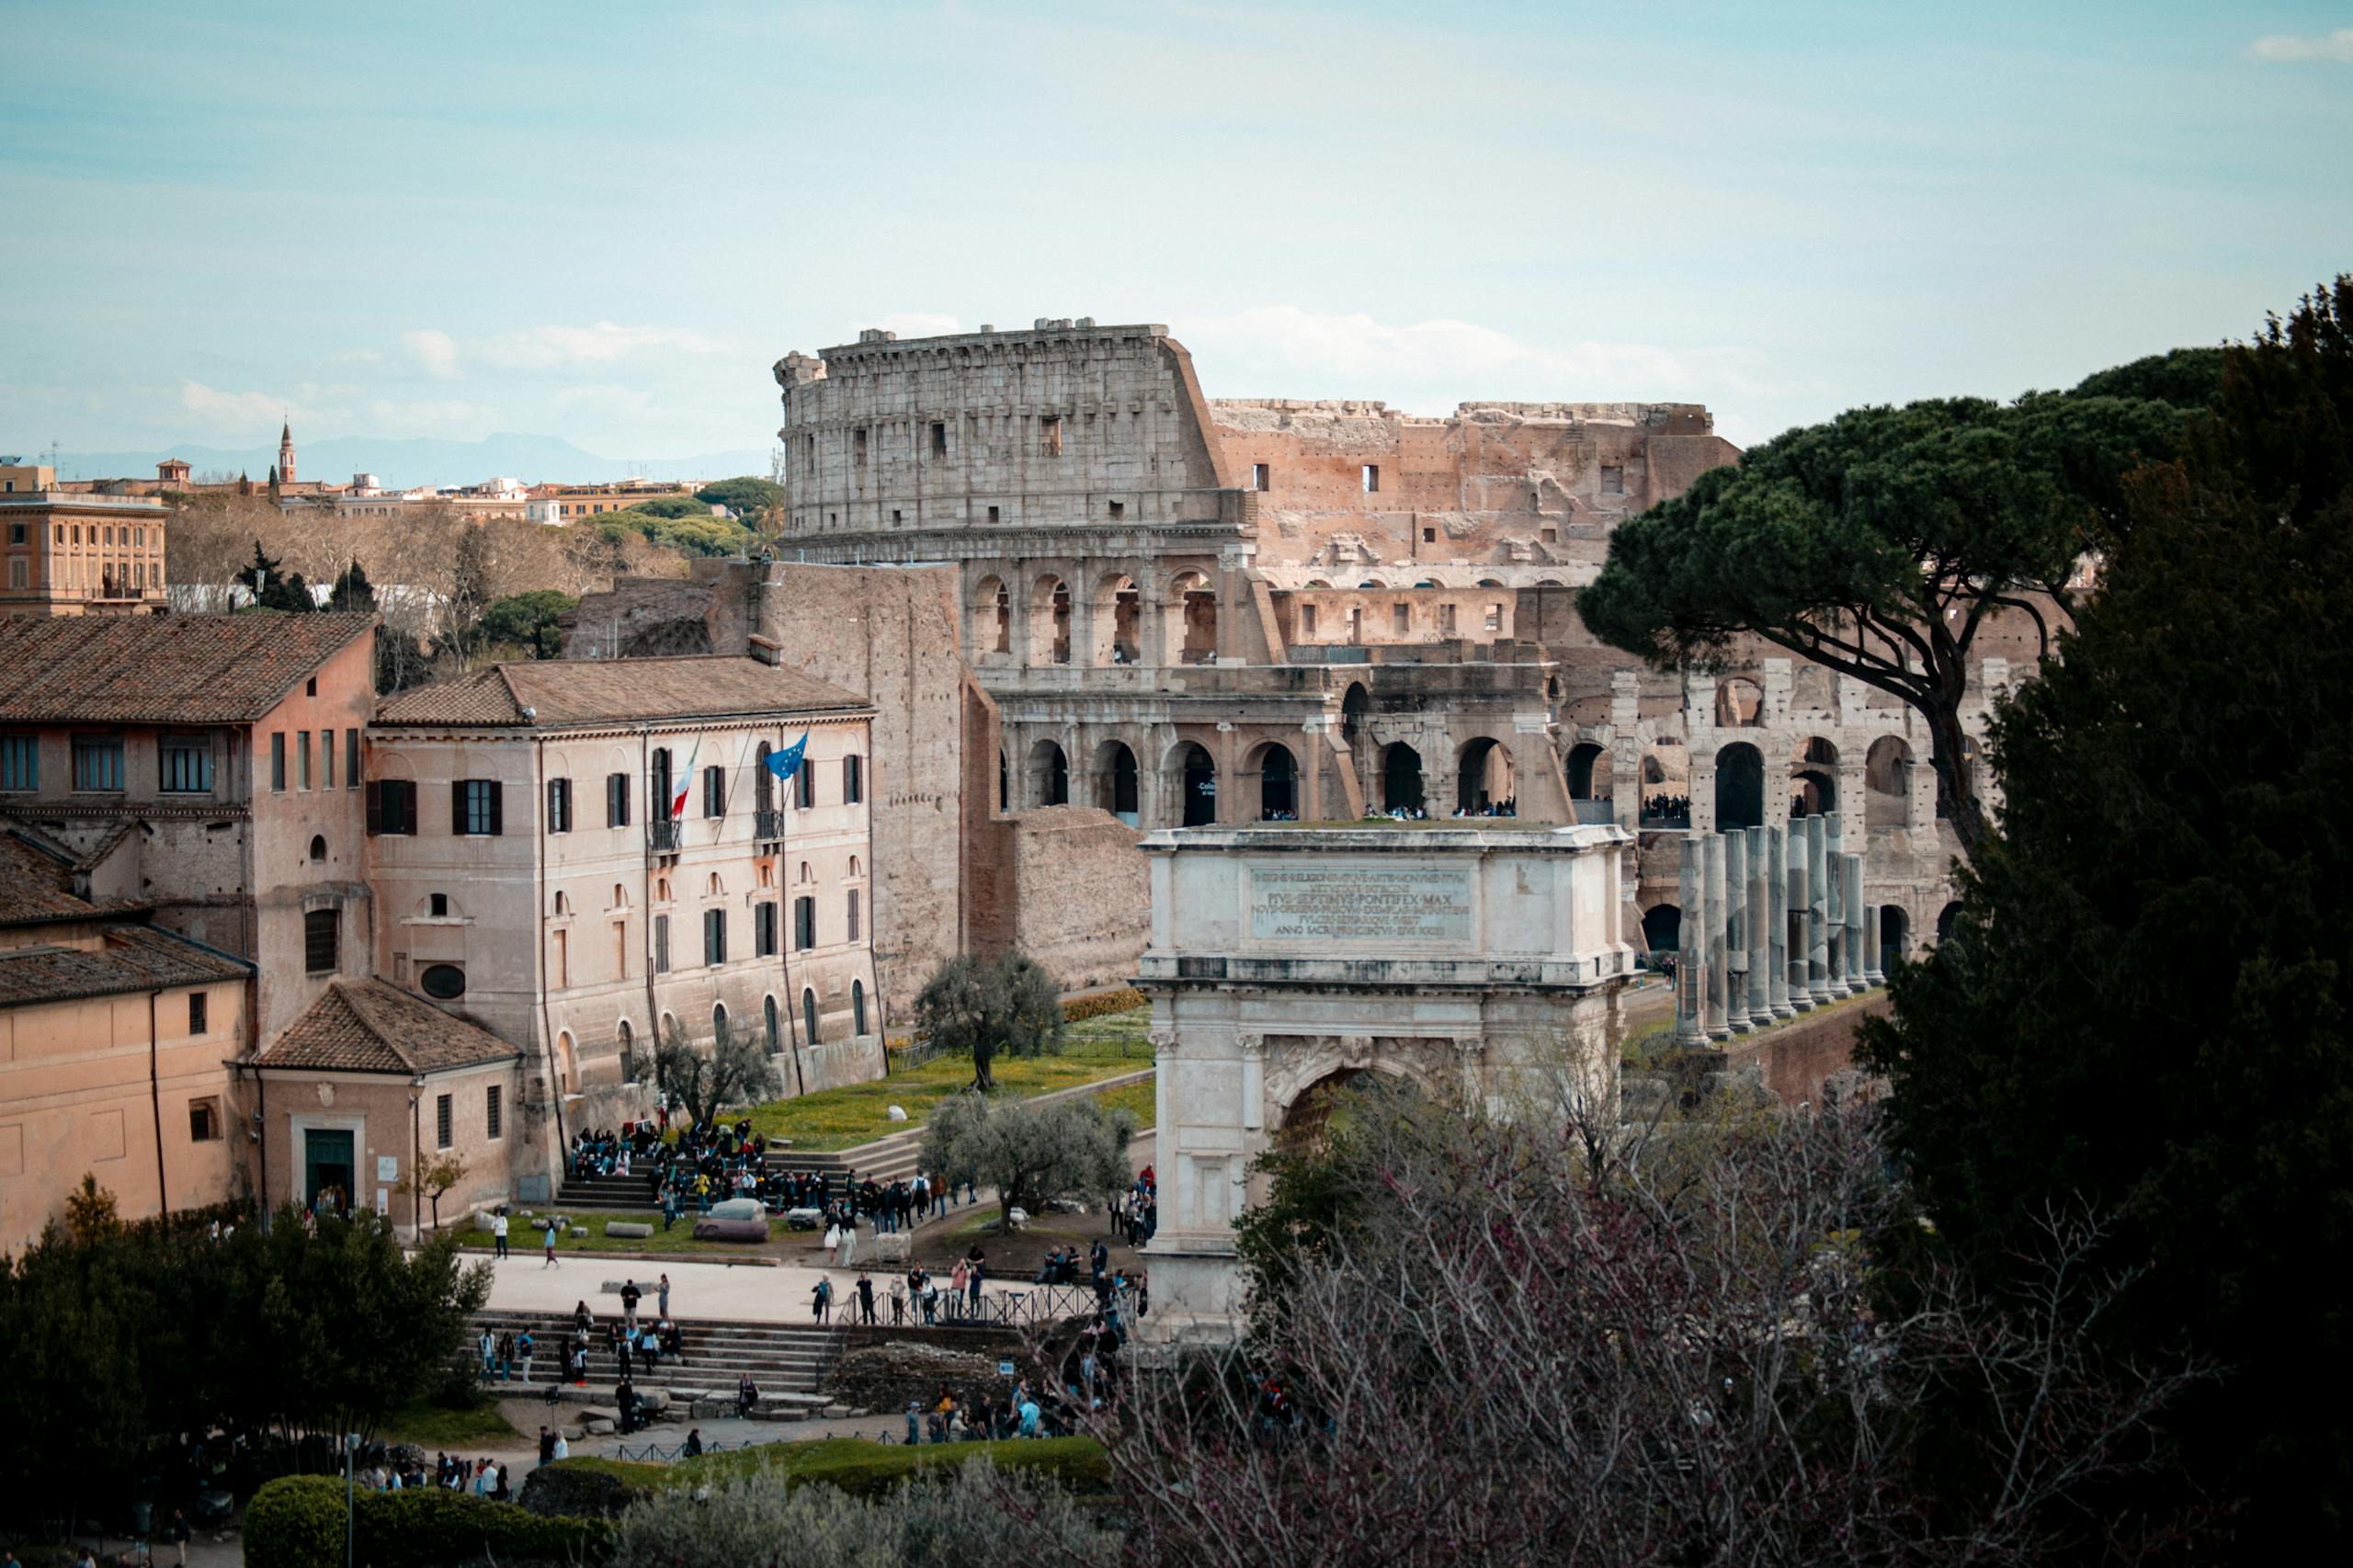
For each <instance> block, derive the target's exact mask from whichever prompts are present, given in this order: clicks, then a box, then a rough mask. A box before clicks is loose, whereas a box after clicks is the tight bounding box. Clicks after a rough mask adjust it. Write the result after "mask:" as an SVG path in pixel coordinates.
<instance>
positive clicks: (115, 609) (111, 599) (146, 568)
mask: <svg viewBox="0 0 2353 1568" xmlns="http://www.w3.org/2000/svg"><path fill="white" fill-rule="evenodd" d="M169 516H170V513H169V511H168V509H167V508H166V507H165V506H164V504H163V503H162V502H160V501H155V500H151V499H148V498H145V497H141V496H120V495H91V494H69V493H67V492H65V491H63V490H60V489H59V488H58V486H57V471H56V470H55V469H52V468H49V467H47V466H45V465H33V464H11V465H7V466H5V467H0V528H5V530H6V534H5V538H6V545H5V547H0V616H12V615H28V616H60V615H140V614H153V613H155V612H156V611H159V610H161V609H163V608H165V594H164V527H165V519H166V518H167V517H169Z"/></svg>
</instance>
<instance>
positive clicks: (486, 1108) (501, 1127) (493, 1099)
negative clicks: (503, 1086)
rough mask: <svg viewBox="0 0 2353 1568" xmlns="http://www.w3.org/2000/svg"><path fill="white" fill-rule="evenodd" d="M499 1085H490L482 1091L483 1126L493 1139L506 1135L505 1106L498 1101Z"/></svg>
mask: <svg viewBox="0 0 2353 1568" xmlns="http://www.w3.org/2000/svg"><path fill="white" fill-rule="evenodd" d="M499 1087H500V1085H496V1084H492V1085H489V1086H488V1087H486V1088H485V1089H484V1090H483V1096H482V1122H483V1128H484V1129H486V1130H487V1131H488V1132H489V1134H490V1136H491V1138H492V1139H493V1140H496V1139H500V1138H504V1137H505V1136H506V1114H505V1113H506V1107H505V1106H502V1105H500V1104H499V1103H498V1101H499Z"/></svg>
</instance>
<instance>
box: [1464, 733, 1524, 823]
mask: <svg viewBox="0 0 2353 1568" xmlns="http://www.w3.org/2000/svg"><path fill="white" fill-rule="evenodd" d="M1455 808H1456V810H1458V811H1459V812H1461V814H1462V815H1464V816H1515V815H1517V814H1518V788H1517V786H1516V784H1515V783H1514V781H1513V777H1512V761H1511V748H1510V747H1509V746H1506V745H1505V744H1503V743H1502V742H1501V741H1498V740H1495V738H1494V737H1492V736H1488V735H1481V736H1479V737H1478V738H1477V739H1475V740H1472V741H1471V742H1469V743H1468V744H1465V745H1464V746H1463V748H1462V761H1461V767H1459V768H1458V769H1457V777H1456V784H1455Z"/></svg>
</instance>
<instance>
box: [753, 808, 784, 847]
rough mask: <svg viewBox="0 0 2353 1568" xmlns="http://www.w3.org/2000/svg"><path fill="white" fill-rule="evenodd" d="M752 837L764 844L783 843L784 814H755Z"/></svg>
mask: <svg viewBox="0 0 2353 1568" xmlns="http://www.w3.org/2000/svg"><path fill="white" fill-rule="evenodd" d="M752 836H753V837H754V838H756V839H758V840H759V841H760V842H761V843H762V844H781V843H783V842H784V813H783V812H753V813H752Z"/></svg>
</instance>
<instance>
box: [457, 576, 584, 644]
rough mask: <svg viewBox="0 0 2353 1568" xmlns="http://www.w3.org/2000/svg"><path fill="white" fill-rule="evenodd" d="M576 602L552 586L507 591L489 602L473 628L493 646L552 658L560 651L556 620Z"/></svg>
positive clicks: (560, 635) (561, 628)
mask: <svg viewBox="0 0 2353 1568" xmlns="http://www.w3.org/2000/svg"><path fill="white" fill-rule="evenodd" d="M579 603H580V601H579V600H578V599H576V598H574V597H572V596H571V595H570V594H566V593H562V592H559V591H558V590H556V589H554V588H534V589H532V590H531V591H530V592H529V593H524V594H509V595H507V596H506V597H505V598H503V599H495V600H493V601H492V602H491V605H490V607H489V608H487V609H484V610H483V612H482V620H481V622H480V623H479V625H478V626H477V628H476V630H477V631H479V632H480V634H481V636H482V640H483V642H486V643H488V644H490V645H491V646H493V647H497V646H500V645H508V646H513V647H519V648H522V649H524V650H526V651H527V652H528V653H529V656H530V657H532V658H534V659H552V658H555V657H557V656H559V655H560V654H561V653H563V627H562V626H561V625H560V624H559V621H560V620H561V619H562V617H563V615H564V614H565V613H566V612H567V611H569V610H571V609H573V608H575V607H576V606H578V604H579Z"/></svg>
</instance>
